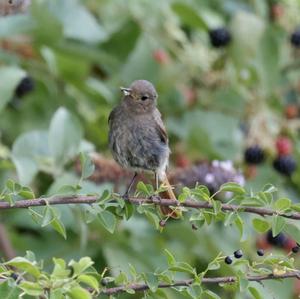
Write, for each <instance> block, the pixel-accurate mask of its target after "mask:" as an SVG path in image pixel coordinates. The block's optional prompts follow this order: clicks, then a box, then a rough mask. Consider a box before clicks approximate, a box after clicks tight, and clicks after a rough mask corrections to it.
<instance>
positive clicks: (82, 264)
mask: <svg viewBox="0 0 300 299" xmlns="http://www.w3.org/2000/svg"><path fill="white" fill-rule="evenodd" d="M93 264H94V262H93V261H92V260H91V258H90V257H82V258H81V259H80V260H79V261H78V262H76V261H74V260H71V261H70V262H69V266H71V267H72V268H73V270H74V275H78V274H81V273H83V272H84V271H85V270H87V269H88V268H89V267H91V266H92V265H93Z"/></svg>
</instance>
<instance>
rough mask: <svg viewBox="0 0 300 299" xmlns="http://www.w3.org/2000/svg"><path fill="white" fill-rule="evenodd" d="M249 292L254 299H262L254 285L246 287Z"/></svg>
mask: <svg viewBox="0 0 300 299" xmlns="http://www.w3.org/2000/svg"><path fill="white" fill-rule="evenodd" d="M248 290H249V292H250V293H251V295H252V296H253V298H254V299H263V297H262V296H261V295H260V294H259V292H258V290H257V289H256V288H254V287H248Z"/></svg>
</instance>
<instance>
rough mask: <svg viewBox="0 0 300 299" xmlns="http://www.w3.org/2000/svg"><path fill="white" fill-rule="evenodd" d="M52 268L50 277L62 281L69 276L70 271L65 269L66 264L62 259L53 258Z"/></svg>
mask: <svg viewBox="0 0 300 299" xmlns="http://www.w3.org/2000/svg"><path fill="white" fill-rule="evenodd" d="M53 263H54V268H53V271H52V273H51V277H54V278H58V279H63V278H67V277H68V276H69V275H70V272H71V270H69V269H66V262H65V261H64V260H63V259H59V258H53Z"/></svg>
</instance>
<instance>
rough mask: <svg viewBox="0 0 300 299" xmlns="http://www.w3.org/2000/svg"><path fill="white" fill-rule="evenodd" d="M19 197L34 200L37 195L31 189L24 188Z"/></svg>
mask: <svg viewBox="0 0 300 299" xmlns="http://www.w3.org/2000/svg"><path fill="white" fill-rule="evenodd" d="M18 195H19V196H21V197H22V198H24V199H34V198H35V194H34V192H33V191H32V190H31V188H29V187H22V189H21V190H20V191H19V192H18Z"/></svg>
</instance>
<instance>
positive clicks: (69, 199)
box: [0, 195, 300, 220]
mask: <svg viewBox="0 0 300 299" xmlns="http://www.w3.org/2000/svg"><path fill="white" fill-rule="evenodd" d="M98 200H99V196H96V195H74V196H54V197H48V198H46V197H45V198H37V199H28V200H19V201H16V202H15V203H14V205H10V204H9V203H8V202H3V201H1V202H0V210H6V209H21V208H29V207H37V206H45V205H46V204H47V203H48V204H49V205H62V204H92V203H96V202H97V201H98ZM124 200H125V201H127V202H129V203H132V204H134V205H141V204H155V205H159V206H170V207H179V206H180V207H187V208H192V209H211V210H212V209H213V208H214V207H213V204H212V203H209V202H202V201H195V200H190V199H188V200H186V201H184V202H179V201H177V200H171V199H161V198H158V197H152V198H148V199H146V198H136V197H131V198H128V199H126V198H124ZM113 201H114V200H112V202H113ZM221 210H222V211H225V212H226V211H230V212H245V213H252V214H258V215H261V216H272V215H279V216H282V217H285V218H289V219H296V220H300V213H297V212H290V213H282V212H278V211H276V210H273V209H269V208H265V207H252V206H251V207H249V206H245V207H243V206H240V205H233V204H225V203H223V204H221Z"/></svg>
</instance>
